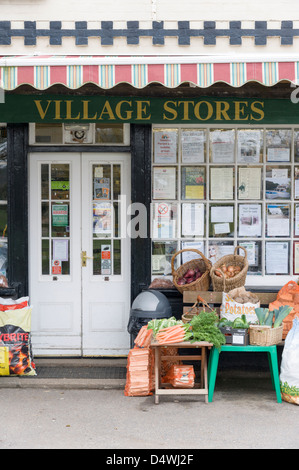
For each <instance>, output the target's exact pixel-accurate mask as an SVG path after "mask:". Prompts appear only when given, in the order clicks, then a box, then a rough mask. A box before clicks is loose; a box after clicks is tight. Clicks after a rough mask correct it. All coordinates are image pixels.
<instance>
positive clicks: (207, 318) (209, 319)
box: [190, 311, 226, 350]
mask: <svg viewBox="0 0 299 470" xmlns="http://www.w3.org/2000/svg"><path fill="white" fill-rule="evenodd" d="M217 324H218V315H217V313H216V312H215V311H212V312H204V311H202V312H200V313H199V315H195V316H194V317H193V318H192V320H191V321H190V325H191V328H192V339H191V342H195V341H207V342H209V343H213V344H214V346H215V348H217V349H218V350H219V349H220V348H221V346H222V344H225V343H226V339H225V336H224V334H222V333H221V331H220V330H219V328H218V326H217Z"/></svg>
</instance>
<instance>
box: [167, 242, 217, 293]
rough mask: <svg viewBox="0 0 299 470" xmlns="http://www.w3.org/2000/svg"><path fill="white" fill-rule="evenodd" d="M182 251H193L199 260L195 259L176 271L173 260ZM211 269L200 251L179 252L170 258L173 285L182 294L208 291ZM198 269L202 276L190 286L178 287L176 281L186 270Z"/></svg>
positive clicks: (190, 249)
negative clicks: (188, 291)
mask: <svg viewBox="0 0 299 470" xmlns="http://www.w3.org/2000/svg"><path fill="white" fill-rule="evenodd" d="M184 251H194V252H195V253H197V254H198V255H200V256H201V258H195V259H192V260H190V261H188V262H187V263H184V264H182V265H181V266H180V267H179V268H178V269H177V270H176V271H175V269H174V261H175V258H176V257H177V256H178V255H179V254H180V253H183V252H184ZM211 267H212V263H211V262H210V261H209V260H208V259H207V258H206V257H205V256H204V255H203V254H202V253H201V251H199V250H196V249H194V248H189V249H184V250H180V251H178V252H177V253H175V254H174V255H173V257H172V258H171V270H172V276H173V284H174V286H175V287H176V288H177V290H178V291H179V292H181V293H183V292H184V291H186V290H209V287H210V283H211V278H210V269H211ZM194 268H199V269H200V271H201V272H202V273H203V275H202V276H201V277H200V278H198V279H197V280H196V281H194V282H191V283H190V284H184V285H183V286H179V285H178V284H177V281H178V279H179V278H180V277H183V275H184V274H185V273H186V272H187V271H188V269H194Z"/></svg>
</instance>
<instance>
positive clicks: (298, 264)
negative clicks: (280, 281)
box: [294, 242, 299, 274]
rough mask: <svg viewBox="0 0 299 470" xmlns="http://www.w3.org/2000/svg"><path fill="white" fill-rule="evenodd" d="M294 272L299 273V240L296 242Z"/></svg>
mask: <svg viewBox="0 0 299 470" xmlns="http://www.w3.org/2000/svg"><path fill="white" fill-rule="evenodd" d="M294 274H299V242H295V243H294Z"/></svg>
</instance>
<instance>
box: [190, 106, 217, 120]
mask: <svg viewBox="0 0 299 470" xmlns="http://www.w3.org/2000/svg"><path fill="white" fill-rule="evenodd" d="M202 104H205V105H206V106H207V110H208V112H207V115H206V117H205V118H204V117H202V116H201V115H200V113H199V108H200V106H201V105H202ZM194 115H195V117H196V119H199V120H200V121H207V120H208V119H211V117H212V116H213V106H212V105H211V103H209V102H208V101H199V102H198V103H197V104H196V105H195V106H194Z"/></svg>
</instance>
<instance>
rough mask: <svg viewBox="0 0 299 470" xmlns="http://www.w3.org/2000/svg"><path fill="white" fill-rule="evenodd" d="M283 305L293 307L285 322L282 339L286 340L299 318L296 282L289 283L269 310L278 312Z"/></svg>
mask: <svg viewBox="0 0 299 470" xmlns="http://www.w3.org/2000/svg"><path fill="white" fill-rule="evenodd" d="M283 305H288V306H289V307H293V310H292V311H291V313H290V314H289V315H288V316H287V317H286V318H285V319H284V320H283V323H282V324H283V333H282V338H283V339H285V338H286V336H287V334H288V332H289V331H290V329H291V328H292V325H293V320H294V318H295V317H299V285H298V284H297V283H296V282H295V281H289V282H288V283H287V284H285V285H284V286H283V287H282V288H281V289H280V291H279V292H278V294H277V297H276V300H275V301H274V302H271V303H270V304H269V310H270V311H272V310H276V309H278V308H279V307H281V306H283Z"/></svg>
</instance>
